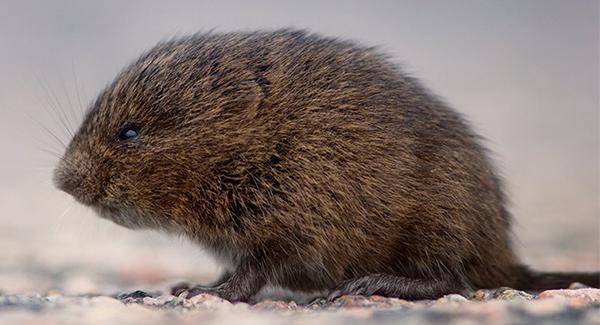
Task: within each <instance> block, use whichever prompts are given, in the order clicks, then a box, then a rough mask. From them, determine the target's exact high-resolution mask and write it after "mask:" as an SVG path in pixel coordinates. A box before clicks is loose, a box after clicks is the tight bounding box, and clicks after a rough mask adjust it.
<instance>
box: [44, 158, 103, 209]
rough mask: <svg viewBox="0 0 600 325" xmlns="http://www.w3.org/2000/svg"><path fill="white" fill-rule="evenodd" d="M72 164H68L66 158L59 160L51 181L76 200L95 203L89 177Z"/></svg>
mask: <svg viewBox="0 0 600 325" xmlns="http://www.w3.org/2000/svg"><path fill="white" fill-rule="evenodd" d="M80 169H81V168H77V166H74V165H72V164H69V163H68V161H66V160H64V159H63V160H61V162H60V163H59V164H58V166H56V168H55V169H54V175H53V181H54V186H56V188H58V189H59V190H61V191H63V192H65V193H67V194H70V195H71V196H73V197H74V198H75V199H76V200H77V201H79V202H81V203H83V204H86V205H93V204H94V203H96V201H97V199H98V196H97V195H95V194H94V191H91V190H90V188H89V187H90V186H89V183H90V179H89V177H86V176H85V175H84V174H83V173H82V172H81V170H80Z"/></svg>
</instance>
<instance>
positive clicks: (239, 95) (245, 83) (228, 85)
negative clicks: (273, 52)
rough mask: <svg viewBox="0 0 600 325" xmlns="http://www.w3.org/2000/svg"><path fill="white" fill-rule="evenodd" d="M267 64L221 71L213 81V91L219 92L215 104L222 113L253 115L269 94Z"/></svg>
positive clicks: (257, 111)
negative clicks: (218, 99)
mask: <svg viewBox="0 0 600 325" xmlns="http://www.w3.org/2000/svg"><path fill="white" fill-rule="evenodd" d="M268 68H269V67H268V66H266V65H259V66H255V67H252V68H251V67H244V68H243V69H231V70H230V71H227V72H222V73H220V74H219V76H218V80H214V81H213V87H212V88H213V91H215V92H218V93H220V95H221V96H220V97H221V101H220V102H218V103H215V104H217V106H219V107H220V108H221V111H222V113H223V114H226V115H229V114H232V115H234V114H235V115H237V114H240V115H241V116H245V117H248V116H250V117H251V116H255V115H256V114H258V113H259V112H260V109H261V107H262V106H263V104H264V102H265V100H266V99H267V97H268V95H269V90H270V86H271V84H270V81H269V79H268V77H267V75H266V72H267V70H268Z"/></svg>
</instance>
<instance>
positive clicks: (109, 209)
mask: <svg viewBox="0 0 600 325" xmlns="http://www.w3.org/2000/svg"><path fill="white" fill-rule="evenodd" d="M91 207H92V209H93V210H94V212H96V214H97V215H98V216H99V217H100V218H102V219H106V220H110V221H112V222H114V223H115V224H117V225H119V226H123V227H125V228H129V229H142V228H147V226H146V225H145V224H144V223H143V222H140V221H142V220H143V218H140V217H139V216H137V215H135V214H134V213H132V211H131V210H130V209H127V208H120V207H116V206H113V205H105V204H95V205H92V206H91Z"/></svg>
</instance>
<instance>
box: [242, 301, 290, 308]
mask: <svg viewBox="0 0 600 325" xmlns="http://www.w3.org/2000/svg"><path fill="white" fill-rule="evenodd" d="M252 309H257V310H291V309H294V308H292V307H291V306H290V304H288V303H287V302H285V301H275V300H265V301H261V302H259V303H256V304H254V305H253V306H252Z"/></svg>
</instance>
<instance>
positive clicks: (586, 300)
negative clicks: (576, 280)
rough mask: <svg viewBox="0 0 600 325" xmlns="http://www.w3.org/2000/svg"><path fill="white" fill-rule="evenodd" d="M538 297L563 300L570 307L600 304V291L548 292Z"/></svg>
mask: <svg viewBox="0 0 600 325" xmlns="http://www.w3.org/2000/svg"><path fill="white" fill-rule="evenodd" d="M538 297H539V299H551V298H553V299H558V300H563V301H567V302H568V303H569V304H570V305H586V304H600V289H594V288H585V289H575V290H569V289H563V290H546V291H543V292H542V293H540V294H539V296H538Z"/></svg>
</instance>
